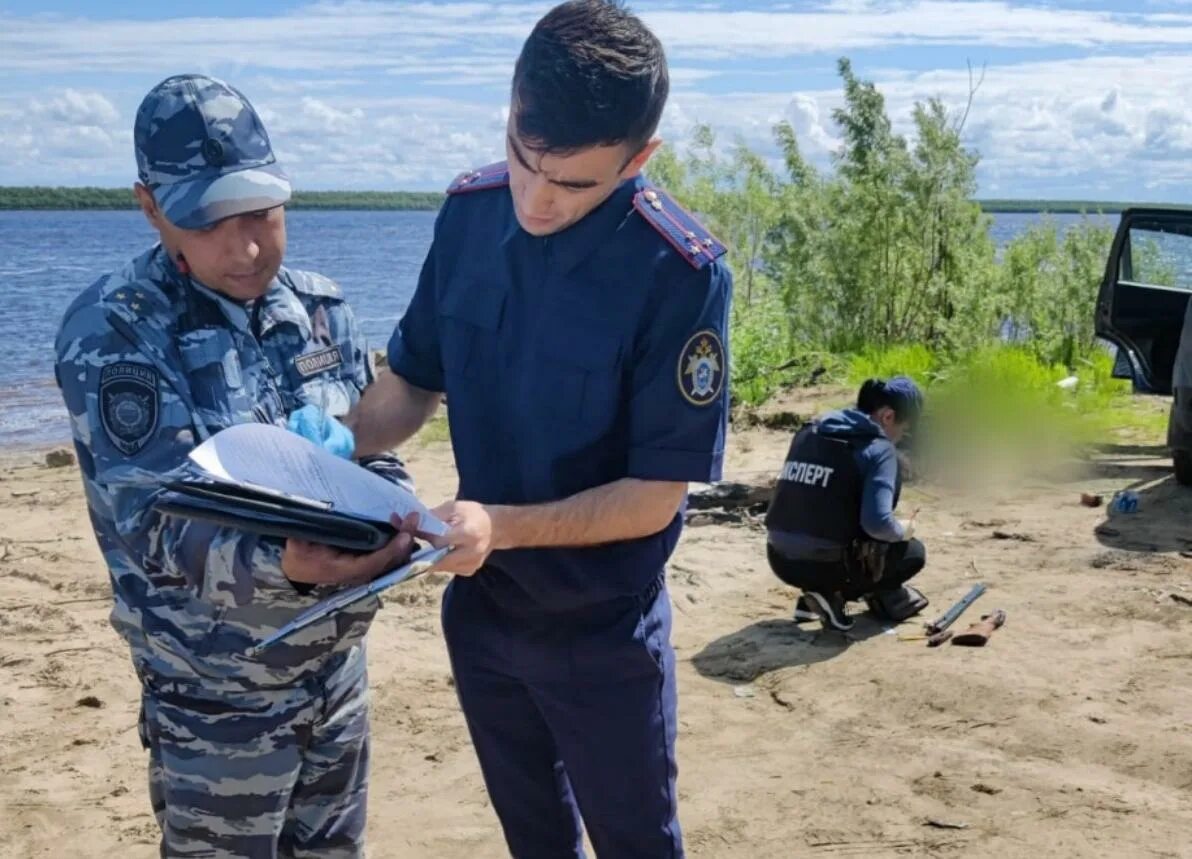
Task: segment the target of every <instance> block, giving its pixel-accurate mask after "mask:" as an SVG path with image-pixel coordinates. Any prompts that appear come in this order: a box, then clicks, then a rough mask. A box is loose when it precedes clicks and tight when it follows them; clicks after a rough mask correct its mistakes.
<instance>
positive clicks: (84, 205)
mask: <svg viewBox="0 0 1192 859" xmlns="http://www.w3.org/2000/svg"><path fill="white" fill-rule="evenodd" d="M443 199H444V195H443V194H442V192H439V191H296V192H295V193H294V199H293V200H292V201H291V202H290V204H289V208H291V209H340V210H356V211H424V212H429V211H435V210H436V209H438V208H439V207H440V206H441V205H442V203H443ZM976 202H977V203H978V204H980V206H981V208H982V210H983V211H985V212H989V213H991V214H993V213H1022V214H1043V213H1053V214H1057V215H1062V214H1081V213H1088V214H1098V213H1100V214H1105V215H1116V214H1119V213H1120V212H1121V211H1122V210H1123V209H1126V208H1129V207H1130V206H1132V205H1135V204H1133V203H1122V202H1112V201H1106V200H1004V199H990V200H977V201H976ZM136 207H137V205H136V200H135V199H134V198H133V195H132V191H131V190H130V189H128V188H75V187H56V188H51V187H44V186H29V187H16V186H0V210H6V211H13V210H30V211H72V210H79V211H103V210H121V209H135V208H136Z"/></svg>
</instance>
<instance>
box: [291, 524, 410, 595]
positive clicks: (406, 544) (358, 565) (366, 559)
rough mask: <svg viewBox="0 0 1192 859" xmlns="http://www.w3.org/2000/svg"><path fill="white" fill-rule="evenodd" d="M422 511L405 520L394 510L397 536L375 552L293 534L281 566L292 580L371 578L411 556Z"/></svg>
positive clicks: (340, 582) (329, 581) (344, 582)
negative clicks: (344, 548) (338, 546)
mask: <svg viewBox="0 0 1192 859" xmlns="http://www.w3.org/2000/svg"><path fill="white" fill-rule="evenodd" d="M418 518H419V517H418V514H417V513H411V514H410V515H409V516H407V517H406V518H405V519H404V520H403V519H402V518H401V517H400V516H398V515H397V514H396V513H394V514H393V515H392V516H391V517H390V519H389V522H390V524H391V525H392V526H393V528H394V530H395V531H396V532H397V534H396V536H394V538H393V539H392V540H390V541H389V542H388V543H386V544H385V545H384V546H382V547H381V548H380V549H377V550H376V551H375V552H369V553H368V554H365V555H361V554H358V553H353V552H343V551H339V550H337V549H333V548H332V547H331V546H328V545H326V544H325V543H312V542H309V541H307V540H300V539H298V538H296V537H290V538H288V539H287V540H286V548H285V551H284V552H283V553H282V556H281V569H282V572H283V573H285V575H286V578H287V579H289V580H290V581H291V582H299V583H301V584H311V585H360V584H364V583H365V582H370V581H372V580H373V579H375V578H376V577H377V576H379V575H381V574H382V573H384V572H387V571H388V570H392V569H393V568H394V567H399V566H401V565H402V564H404V563H406V562H407V561H408V560H409V559H410V555H411V554H413V552H414V535H415V533H417V530H418Z"/></svg>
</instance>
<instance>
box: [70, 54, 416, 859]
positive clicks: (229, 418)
mask: <svg viewBox="0 0 1192 859" xmlns="http://www.w3.org/2000/svg"><path fill="white" fill-rule="evenodd" d="M134 137H135V145H136V155H137V164H138V170H139V179H140V182H139V183H138V184H137V186H136V189H135V190H136V194H137V197H138V200H139V202H140V204H141V207H142V209H143V211H144V213H145V215H146V217H148V219H149V221H150V222H151V223H152V224H153V226H154V227H155V228H157V230H158V231H159V233H160V236H161V243H160V244H157V245H155V246H154V247H153V248H152V249H150V250H149V251H147V252H146V253H144V254H142V255H141V256H139V257H137V258H136V259H134V260H132V261H131V262H129V263H128V264H127V265H126V266H124V267H123V268H121V269H119V270H118V271H115V272H113V273H112V274H109V275H107V276H105V277H103V278H100V279H99V280H98V281H97V282H96V283H94V284H93V285H92V286H91V287H89V288H88V289H87V290H85V291H84V292H83V293H82V294H81V295H80V296H79V297H78V299H77V300H76V301H75V302H74V303H73V304H72V305H71V307H70V309H69V310H68V311H67V312H66V316H65V318H64V319H63V321H62V327H61V330H60V332H59V335H58V340H57V357H58V360H57V366H56V373H57V377H58V383H59V386H60V387H61V389H62V395H63V398H64V399H65V401H66V406H67V408H68V409H69V411H70V415H71V421H72V426H73V432H74V438H75V446H76V449H77V451H78V455H79V464H80V467H81V470H82V473H83V484H84V488H85V490H86V497H87V504H88V507H89V510H90V514H91V521H92V524H93V526H94V528H95V534H96V537H97V539H98V541H99V545H100V549H101V550H102V552H103V555H104V559H105V561H106V562H107V564H108V568H109V571H110V573H111V580H112V589H113V593H114V597H115V605H114V608H113V611H112V624H113V626H114V627H115V628H116V630H117V631H118V632H119V633H120V634H121V635H122V636H123V637H124V638H125V640H126V641H127V642H128V643H129V646H130V649H131V653H132V658H133V662H134V665H135V667H136V670H137V674H138V675H139V676H140V678H141V681H142V685H143V697H142V702H143V704H142V713H141V722H140V728H141V739H142V742H143V743H144V744H145V746H146V747H147V748H148V749H149V751H150V762H149V791H150V797H151V799H152V803H153V809H154V812H155V814H156V815H157V818H158V821H159V823H160V824H161V828H162V842H161V852H162V855H163V856H203V857H224V856H252V857H274V856H295V857H297V856H359V855H361V851H362V849H363V841H364V812H365V797H366V784H367V771H368V708H367V677H366V674H365V652H364V634H365V631H366V630H367V627H368V623H369V621H370V620H371V617H372V614H373V612H374V611H375V610H376V607H377V602H376V601H375V600H373V601H372V602H371V603H364V604H361V605H360V606H358V607H357V608H356V609H354V610H352V611H345V612H341V613H340V614H339V615H337V616H335V617H332V618H329V619H327V620H325V621H323V622H321V623H319V624H316V625H314V626H312V627H310V628H308V629H306V630H304V631H302V632H301V633H299V634H297V635H295V636H293V637H292V638H290V639H287V640H286V642H285V643H282V644H279V645H278V646H276V647H274V648H271V649H270V650H268V651H266V652H265V653H264V654H263V655H261V656H259V657H253V658H250V657H247V656H245V655H244V654H245V652H246V650H247V649H248V648H249V647H250V646H251V645H252V644H254V643H255V642H257V641H258V640H260V638H261V637H263V636H264V635H266V634H268V633H269V632H271V631H273V630H275V629H277V628H278V627H279V626H281V625H282V624H284V623H286V622H287V621H289V620H290V619H292V618H293V617H294V615H295V614H297V613H298V612H299V611H301V610H303V609H304V608H307V607H308V606H310V605H311V604H312V602H314V601H315V600H316V599H318V598H319V597H320V596H321V595H323V594H324V592H325V589H326V588H327V587H330V586H335V585H342V584H345V583H348V582H353V581H358V580H361V579H363V578H367V577H371V576H372V575H375V574H377V573H379V572H381V571H383V570H385V569H388V568H390V567H392V566H395V565H396V564H398V563H400V562H401V561H402V560H404V558H405V557H406V556H407V555H408V553H409V551H410V537H409V536H408V535H407V534H402V535H401V536H399V537H398V538H397V539H395V540H394V541H393V542H392V543H391V544H390V545H389V546H387V547H386V548H384V549H381V550H380V551H378V552H376V553H373V554H371V555H365V556H348V555H344V554H341V553H338V552H334V551H332V550H331V549H329V548H327V547H324V546H313V545H311V544H307V543H302V542H299V541H289V542H286V543H283V542H282V541H278V540H273V539H271V538H266V537H259V536H257V535H254V534H249V533H245V532H241V531H236V530H232V529H229V528H222V527H218V526H214V525H210V524H206V523H201V522H192V521H186V520H181V519H174V518H169V517H164V516H161V515H158V514H156V513H155V512H154V511H153V509H152V506H151V505H152V503H153V501H154V499H155V497H156V494H157V493H158V492H159V491H160V488H161V476H162V475H163V474H164V473H166V472H169V471H171V470H172V469H175V468H176V467H178V466H179V465H180V464H181V463H183V462H184V460H185V458H186V454H187V453H188V452H189V451H190V450H191V449H192V448H193V447H194V445H196V444H198V443H199V442H201V441H202V440H204V439H206V438H208V437H209V436H210V435H211V434H213V433H215V432H218V431H219V430H220V429H222V428H224V427H227V426H230V425H232V424H237V423H246V422H251V421H261V422H268V423H278V424H282V425H284V424H285V423H286V420H287V417H288V416H289V415H290V414H292V413H294V412H295V411H296V410H298V409H300V408H306V409H310V408H312V407H315V406H317V405H318V404H325V405H326V406H327V411H328V412H331V413H333V414H334V413H338V414H343V413H345V412H346V411H347V409H348V408H349V407H350V406H351V405H352V404H353V403H355V402H356V400H357V399H358V397H359V394H360V391H361V390H363V388H364V387H365V385H367V384H368V383H369V382H370V381H371V380H372V373H371V369H370V366H369V355H368V352H367V350H366V348H365V345H364V341H363V339H362V338H361V336H360V332H359V330H358V329H357V326H356V322H355V320H354V318H353V316H352V313H351V311H350V310H349V308H348V306H347V305H346V304H345V303H344V300H343V296H342V294H341V292H340V290H339V287H337V286H336V285H335V284H334V283H332V282H331V281H330V280H328V279H326V278H324V277H322V276H320V275H317V274H312V273H309V272H301V271H292V270H288V269H285V268H283V267H282V266H281V259H282V255H283V253H284V249H285V215H284V209H283V204H284V203H285V202H286V201H287V200H288V199H289V196H290V186H289V183H288V181H287V180H286V178H285V175H284V173H283V172H282V171H281V169H280V168H279V167H278V165H277V163H276V161H275V159H274V157H273V153H272V151H271V149H270V145H269V140H268V137H267V136H266V134H265V130H264V128H263V127H262V125H261V122H260V119H259V117H258V116H257V114H256V112H255V111H254V110H253V108H252V106H251V105H250V104H249V103H248V101H247V100H246V99H245V98H244V97H243V96H242V95H241V94H240V93H239V92H238V91H236V90H235V89H233V88H232V87H230V86H228V85H227V84H224V83H222V82H220V81H217V80H213V79H210V78H205V77H199V76H189V75H188V76H180V77H173V78H170V79H168V80H166V81H163V82H162V83H161V84H159V85H158V86H157V87H155V88H154V89H153V90H152V91H151V92H150V93H149V95H148V96H146V98H145V100H144V102H142V104H141V107H140V109H139V111H138V113H137V118H136V125H135V132H134ZM331 425H332V426H333V427H335V428H336V429H337V430H338V431H339V432H340V433H342V434H344V435H346V434H347V431H346V430H343V429H342V427H340V426H339V425H338V423H335V422H334V419H331Z"/></svg>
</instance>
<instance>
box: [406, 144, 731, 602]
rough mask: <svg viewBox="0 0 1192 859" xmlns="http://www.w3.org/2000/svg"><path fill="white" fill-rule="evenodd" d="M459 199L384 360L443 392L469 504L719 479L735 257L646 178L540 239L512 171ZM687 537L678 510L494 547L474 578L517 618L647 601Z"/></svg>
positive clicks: (443, 216) (447, 210)
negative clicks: (601, 530) (516, 611)
mask: <svg viewBox="0 0 1192 859" xmlns="http://www.w3.org/2000/svg"><path fill="white" fill-rule="evenodd" d="M473 178H474V179H476V180H477V181H475V182H474V183H472V182H470V181H469V180H470V179H473ZM451 190H452V192H454V193H451V194H450V195H449V196H448V199H447V202H446V203H445V205H444V207H443V209H442V211H441V212H440V214H439V217H438V220H437V222H436V225H435V234H434V242H433V244H432V247H431V250H430V253H429V255H428V256H427V259H426V262H425V264H424V266H423V269H422V273H421V276H420V279H419V283H418V288H417V290H416V292H415V294H414V297H413V299H412V301H411V303H410V306H409V308H408V309H407V311H406V314H405V316H404V317H403V319H402V320H401V322H400V323H399V324H398V327H397V329H396V331H395V332H394V334H393V337H392V339H391V340H390V343H389V365H390V367H391V368H392V369H393V370H394V372H396V373H398V374H399V375H401V376H402V377H404V378H405V379H406V380H407V381H408V382H410V383H411V384H413V385H416V386H418V387H421V388H425V389H428V390H432V391H442V392H445V393H446V395H447V401H448V409H449V418H450V428H451V439H452V444H453V446H454V450H455V458H456V464H457V466H458V470H459V481H460V482H459V498H461V499H465V500H471V501H478V502H481V503H486V504H529V503H537V502H547V501H554V500H558V499H561V498H565V497H567V496H569V495H573V494H575V493H577V492H580V491H582V490H585V489H590V488H592V487H595V486H600V485H602V484H606V483H611V482H612V481H615V480H618V479H621V478H625V477H635V478H642V479H646V480H665V481H709V480H716V479H719V477H720V472H721V464H722V459H723V455H724V442H725V436H726V432H727V417H728V385H727V375H728V356H727V352H726V349H725V347H724V345H723V344H724V343H725V341H726V339H727V338H726V332H727V326H728V313H729V302H730V297H731V292H732V279H731V275H730V274H729V271H728V268H727V267H726V266H725V264H724V262H723V261H722V260H719V259H718V257H719V256H720V255H722V254H723V252H724V248H723V246H722V245H720V244H719V243H718V242H716V241H715V240H714V239H712V238H711V237H710V236H708V235H707V234H706V232H704V231H703V230H702V228H701V227H700V226H699V225H698V224H697V223H696V222H695V221H694V220H692V219H691V216H690V215H688V214H687V213H686V212H683V211H682V210H681V209H679V208H678V207H677V206H675V205H674V204H673V203H672V202H671V201H670V200H669V199H668V198H666V197H665V195H661V194H660V193H659V192H657V191H656V190H654V189H651V188H650V187H649V186H648V184H647V183H646V182H645V180H644V179H641V178H638V179H634V180H629V181H627V182H625V183H623V184H622V185H621V186H620V187H619V188H618V189H617V190H616V191H615V192H614V193H613V194H612V195H611V197H610V198H609V199H608V200H606V201H605V202H604V203H603V204H602V205H601V206H599V207H598V208H597V209H595V210H594V211H592V212H591V213H589V214H588V215H587V217H585V218H584V219H583V220H581V221H580V222H578V223H576V224H575V225H573V226H571V227H569V228H567V229H566V230H564V231H562V232H560V233H557V234H555V235H552V236H548V237H544V238H538V237H534V236H531V235H530V234H528V233H526V232H525V231H523V230H522V229H521V227H520V226H519V225H518V222H517V219H516V217H515V215H514V211H513V203H512V199H511V197H510V192H509V188H508V179H507V173H505V172H504V168H503V165H494V166H493V167H492V168H486V169H485V170H484V171H481V172H480V173H477V174H471V175H470V177H464V178H462V179H461V180H457V182H456V184H455V185H453V187H452V189H451ZM463 191H466V193H462V192H463ZM635 204H636V205H635ZM681 527H682V519H681V516H679V515H676V516H675V518H674V520H672V521H671V523H670V524H669V525H668V526H667V527H666V528H665V529H664V530H663V531H662V532H660V533H658V534H655V535H652V536H649V537H644V538H641V539H636V540H628V541H624V542H619V543H614V544H607V545H602V546H594V547H583V548H566V549H515V550H508V551H499V552H494V553H493V555H492V556H491V558H490V560H489V562H488V564H487V566H486V568H485V569H484V570H483V571H482V572H481V573H479V574H478V576H477V581H478V583H481V584H482V586H484V587H485V588H487V589H488V590H489V592H490V593H491V594H492V595H493V596H494V598H496V599H497V600H498V601H499V602H501V603H502V604H505V605H508V606H511V607H517V608H520V609H543V610H548V611H560V610H570V609H574V608H578V607H581V606H585V605H590V604H595V603H599V602H603V601H606V600H609V599H613V598H615V597H618V596H627V595H634V594H638V593H641V592H643V591H644V590H646V589H647V588H648V587H650V585H651V584H652V583H653V582H654V581H655V580H656V579H657V578H658V577H659V576H660V575H661V574H662V571H663V567H664V565H665V563H666V560H667V558H668V557H669V556H670V553H671V551H672V550H673V549H674V546H675V543H676V542H677V540H678V537H679V532H680V530H681Z"/></svg>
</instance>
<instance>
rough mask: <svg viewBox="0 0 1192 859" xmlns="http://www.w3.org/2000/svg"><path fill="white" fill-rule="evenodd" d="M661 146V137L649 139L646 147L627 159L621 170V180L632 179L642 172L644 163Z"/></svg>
mask: <svg viewBox="0 0 1192 859" xmlns="http://www.w3.org/2000/svg"><path fill="white" fill-rule="evenodd" d="M661 145H662V138H661V137H652V138H650V140H649V141H648V142H647V143H646V145H645V146H643V147H642V148H641V149H640V150H638V153H637V154H636V155H634V156H633V157H632V158H630V159H629V163H627V164H626V165H625V166H624V167H622V168H621V178H622V179H632V178H633V177H634V176H636V175H637V174H638V173H640V172H642V168H643V167H645V166H646V162H647V161H649V160H650V156H652V155H653V154H654V153H655V152H657V151H658V147H659V146H661Z"/></svg>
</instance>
